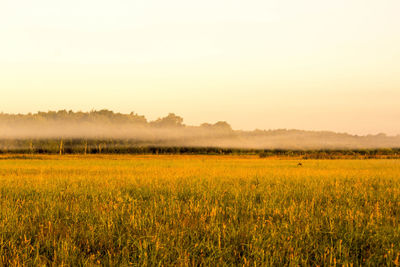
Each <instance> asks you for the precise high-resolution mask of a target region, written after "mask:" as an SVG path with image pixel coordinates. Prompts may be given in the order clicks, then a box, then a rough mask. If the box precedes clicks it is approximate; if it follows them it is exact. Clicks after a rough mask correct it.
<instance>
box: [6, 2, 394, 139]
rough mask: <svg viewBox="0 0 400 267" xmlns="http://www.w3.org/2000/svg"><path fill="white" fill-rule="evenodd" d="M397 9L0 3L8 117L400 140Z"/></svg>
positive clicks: (372, 5)
mask: <svg viewBox="0 0 400 267" xmlns="http://www.w3.org/2000/svg"><path fill="white" fill-rule="evenodd" d="M399 13H400V1H398V0H387V1H386V0H382V1H376V0H374V1H372V0H352V1H349V0H335V1H321V0H303V1H298V0H293V1H289V0H279V1H268V0H246V1H243V0H242V1H238V0H202V1H192V0H168V1H165V0H141V1H135V0H115V1H110V0H108V1H105V0H85V1H81V0H69V1H60V0H35V1H31V0H18V1H16V0H1V1H0V112H6V113H28V112H37V111H47V110H59V109H67V110H74V111H78V110H81V111H89V110H92V109H103V108H105V109H110V110H114V111H116V112H123V113H130V112H132V111H133V112H136V113H138V114H141V115H145V116H146V117H147V118H148V119H149V120H154V119H157V118H158V117H163V116H166V115H167V114H168V113H169V112H174V113H176V114H177V115H180V116H182V117H183V118H184V123H185V124H189V125H198V124H201V123H203V122H211V123H212V122H216V121H221V120H222V121H227V122H229V123H230V124H231V125H232V127H233V128H234V129H243V130H253V129H277V128H287V129H304V130H329V131H336V132H348V133H352V134H359V135H365V134H376V133H381V132H383V133H387V134H389V135H397V134H400V105H399V104H398V103H399V102H400V16H399V15H398V14H399Z"/></svg>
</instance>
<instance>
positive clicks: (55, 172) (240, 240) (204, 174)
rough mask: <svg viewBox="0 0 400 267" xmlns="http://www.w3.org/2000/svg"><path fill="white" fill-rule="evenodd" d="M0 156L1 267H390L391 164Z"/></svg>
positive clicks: (393, 246)
mask: <svg viewBox="0 0 400 267" xmlns="http://www.w3.org/2000/svg"><path fill="white" fill-rule="evenodd" d="M297 163H298V161H295V160H268V159H259V158H257V157H252V156H240V157H237V156H149V155H147V156H118V155H108V156H107V155H100V156H99V155H96V156H90V155H88V156H46V155H40V156H31V155H26V156H21V155H19V156H17V157H16V156H15V155H2V156H1V157H0V199H1V213H0V231H1V233H0V265H40V264H43V265H51V264H54V265H62V264H63V265H129V264H132V265H159V264H160V265H171V264H172V265H198V264H202V265H210V266H214V265H244V266H250V265H251V266H254V265H258V266H259V265H264V266H265V265H335V264H337V265H352V264H354V266H358V265H368V264H370V265H388V266H390V265H396V264H399V253H400V226H399V221H400V161H398V160H307V161H302V163H303V166H297Z"/></svg>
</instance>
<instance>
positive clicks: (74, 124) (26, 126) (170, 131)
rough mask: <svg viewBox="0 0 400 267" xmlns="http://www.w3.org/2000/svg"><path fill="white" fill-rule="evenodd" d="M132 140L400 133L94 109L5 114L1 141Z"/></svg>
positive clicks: (357, 140) (188, 142)
mask: <svg viewBox="0 0 400 267" xmlns="http://www.w3.org/2000/svg"><path fill="white" fill-rule="evenodd" d="M62 138H64V139H129V140H136V141H137V142H138V143H141V144H145V145H146V144H147V145H158V146H200V147H201V146H212V147H225V148H226V147H229V148H258V149H263V148H265V149H271V148H283V149H318V148H389V147H400V136H387V135H385V134H378V135H366V136H357V135H350V134H346V133H334V132H326V131H324V132H318V131H302V130H287V129H277V130H254V131H239V130H233V129H232V128H231V126H230V125H229V124H228V123H227V122H224V121H220V122H216V123H212V124H211V123H203V124H201V125H200V126H189V125H185V124H184V123H183V118H181V117H179V116H177V115H175V114H173V113H170V114H169V115H168V116H166V117H164V118H159V119H157V120H155V121H147V119H146V118H145V117H144V116H140V115H137V114H135V113H131V114H121V113H114V112H112V111H108V110H101V111H91V112H87V113H84V112H72V111H57V112H52V111H49V112H39V113H36V114H26V115H21V114H18V115H14V114H4V113H3V114H0V139H3V140H4V139H62Z"/></svg>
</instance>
